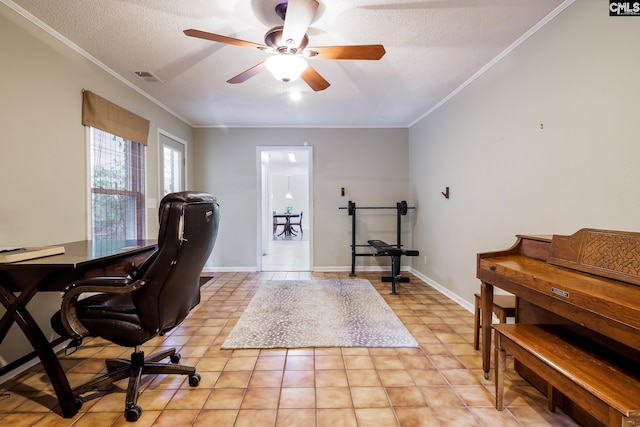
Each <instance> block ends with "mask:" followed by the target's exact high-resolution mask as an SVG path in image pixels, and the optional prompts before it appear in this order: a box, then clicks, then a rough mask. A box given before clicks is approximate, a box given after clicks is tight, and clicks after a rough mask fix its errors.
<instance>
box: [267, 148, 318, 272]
mask: <svg viewBox="0 0 640 427" xmlns="http://www.w3.org/2000/svg"><path fill="white" fill-rule="evenodd" d="M270 151H286V152H290V151H293V152H296V151H305V152H307V154H308V156H309V163H308V164H307V172H308V176H309V193H308V194H309V213H308V214H307V213H305V218H308V221H307V224H309V229H308V231H307V236H308V237H309V269H310V270H311V271H313V267H314V266H313V200H314V199H313V146H311V145H307V144H306V143H305V145H276V146H265V145H259V146H256V180H257V183H256V188H257V190H258V191H257V203H256V205H257V206H258V215H257V224H256V229H257V230H258V233H256V234H257V237H256V249H257V251H256V257H257V261H258V262H257V267H258V271H262V255H263V254H264V253H265V252H264V251H265V246H264V245H265V242H264V236H265V235H266V233H268V232H270V231H271V230H272V227H273V224H272V223H271V220H267V219H270V218H271V215H268V214H269V213H270V211H269V204H268V200H267V198H268V194H265V185H266V183H265V176H264V175H265V171H264V167H263V155H266V153H268V152H270ZM269 236H271V235H270V234H269ZM267 244H268V243H267Z"/></svg>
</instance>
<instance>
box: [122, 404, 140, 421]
mask: <svg viewBox="0 0 640 427" xmlns="http://www.w3.org/2000/svg"><path fill="white" fill-rule="evenodd" d="M140 415H142V408H141V407H140V406H138V405H134V406H132V407H131V408H127V409H126V410H125V413H124V416H125V418H126V419H127V421H131V422H133V421H138V419H139V418H140Z"/></svg>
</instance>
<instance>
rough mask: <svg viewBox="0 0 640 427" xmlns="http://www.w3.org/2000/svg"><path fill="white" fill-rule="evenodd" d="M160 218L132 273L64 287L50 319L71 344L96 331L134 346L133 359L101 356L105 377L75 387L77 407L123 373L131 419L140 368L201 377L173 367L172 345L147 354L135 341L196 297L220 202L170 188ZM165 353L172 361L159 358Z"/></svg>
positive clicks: (180, 313)
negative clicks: (154, 245) (150, 248)
mask: <svg viewBox="0 0 640 427" xmlns="http://www.w3.org/2000/svg"><path fill="white" fill-rule="evenodd" d="M159 216H160V231H159V235H158V250H157V251H156V252H154V254H153V255H151V256H150V257H149V259H148V260H147V261H145V262H144V263H143V264H142V265H141V266H140V268H139V269H138V270H137V271H136V272H135V273H133V274H132V275H129V276H126V277H97V278H91V279H86V280H81V281H79V282H76V283H74V284H72V285H70V286H68V287H67V288H66V289H65V291H64V295H63V300H62V308H61V309H60V311H59V312H57V313H56V314H55V315H54V316H53V318H52V319H51V325H52V326H53V328H54V330H55V331H56V332H58V333H59V334H60V335H61V336H64V337H69V338H71V339H72V342H71V344H70V346H76V347H77V346H78V345H80V344H81V342H82V338H83V337H87V336H94V337H102V338H104V339H106V340H109V341H111V342H113V343H116V344H118V345H122V346H125V347H133V348H135V350H134V352H133V353H132V354H131V360H128V359H109V360H107V361H106V364H107V373H106V374H105V375H103V376H101V377H99V378H96V379H94V380H92V381H90V382H89V383H87V384H85V385H82V386H80V387H78V388H76V389H74V395H75V396H76V402H75V403H76V405H77V406H78V408H79V407H80V406H82V397H81V396H80V395H81V394H83V393H86V392H88V391H91V390H95V389H96V388H99V387H101V386H104V385H106V384H109V383H111V382H114V381H119V380H121V379H124V378H127V377H128V378H129V385H128V388H127V394H126V400H125V417H126V419H127V421H136V420H138V418H139V417H140V415H141V413H142V408H140V406H138V405H137V399H138V393H139V391H138V387H139V384H140V377H141V375H142V374H181V375H187V376H188V377H189V385H191V386H193V387H195V386H197V385H199V383H200V375H199V374H197V373H196V370H195V368H194V367H190V366H183V365H177V363H178V362H179V361H180V355H179V354H178V353H176V350H175V349H169V350H165V351H162V352H159V353H157V354H154V355H151V356H148V357H146V358H145V356H144V352H143V351H142V350H141V349H140V346H141V345H142V344H144V343H146V342H147V341H149V340H150V339H152V338H154V337H156V336H158V335H163V334H164V333H166V332H167V331H169V330H171V329H172V328H174V327H176V326H177V325H178V324H180V323H181V322H182V320H184V318H185V317H186V316H187V315H188V314H189V312H190V310H191V309H192V308H193V307H194V306H196V305H197V304H198V303H199V302H200V285H199V277H200V273H201V272H202V269H203V267H204V264H205V262H206V261H207V259H208V258H209V255H210V254H211V250H212V249H213V245H214V243H215V240H216V237H217V234H218V222H219V219H220V216H219V211H218V204H217V201H216V198H215V197H213V196H211V195H209V194H204V193H197V192H187V191H185V192H181V193H173V194H168V195H167V196H165V197H164V198H163V199H162V201H161V202H160V208H159ZM95 292H98V294H95V295H91V296H88V297H87V298H84V299H80V300H79V299H78V297H79V296H80V295H81V294H85V293H95ZM166 357H169V358H170V361H171V364H168V363H159V361H160V360H162V359H164V358H166Z"/></svg>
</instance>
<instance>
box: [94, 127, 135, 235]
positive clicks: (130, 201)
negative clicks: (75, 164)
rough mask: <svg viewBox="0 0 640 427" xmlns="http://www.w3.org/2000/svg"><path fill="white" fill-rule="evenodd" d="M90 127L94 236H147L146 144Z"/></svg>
mask: <svg viewBox="0 0 640 427" xmlns="http://www.w3.org/2000/svg"><path fill="white" fill-rule="evenodd" d="M89 131H90V144H91V149H90V151H91V165H90V173H91V231H92V236H93V239H94V240H125V239H144V237H145V236H144V235H145V218H144V217H145V215H144V213H145V211H144V208H145V197H144V177H145V171H144V163H145V160H144V153H145V150H144V145H142V144H139V143H137V142H132V141H130V140H128V139H124V138H121V137H119V136H115V135H112V134H110V133H108V132H105V131H102V130H100V129H96V128H94V127H90V128H89Z"/></svg>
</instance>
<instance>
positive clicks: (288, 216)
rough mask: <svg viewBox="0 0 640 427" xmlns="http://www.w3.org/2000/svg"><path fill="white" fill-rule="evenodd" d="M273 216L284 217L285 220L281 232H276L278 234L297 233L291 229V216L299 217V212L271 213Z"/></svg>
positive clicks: (276, 217) (294, 234)
mask: <svg viewBox="0 0 640 427" xmlns="http://www.w3.org/2000/svg"><path fill="white" fill-rule="evenodd" d="M273 218H274V220H275V219H278V218H284V219H285V222H284V230H282V232H281V233H280V234H278V236H282V235H284V236H297V234H296V233H295V232H294V231H293V229H292V228H291V218H300V214H299V213H292V212H283V213H274V214H273Z"/></svg>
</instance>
